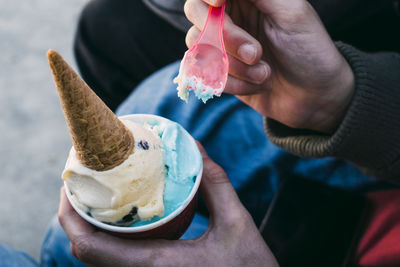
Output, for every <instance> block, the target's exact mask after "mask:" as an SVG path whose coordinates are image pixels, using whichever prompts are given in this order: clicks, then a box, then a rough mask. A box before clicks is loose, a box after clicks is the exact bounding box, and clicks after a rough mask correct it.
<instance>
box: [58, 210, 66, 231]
mask: <svg viewBox="0 0 400 267" xmlns="http://www.w3.org/2000/svg"><path fill="white" fill-rule="evenodd" d="M57 218H58V222H59V223H60V225H61V227H64V225H65V215H64V214H63V213H61V212H58V214H57Z"/></svg>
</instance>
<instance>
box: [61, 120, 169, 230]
mask: <svg viewBox="0 0 400 267" xmlns="http://www.w3.org/2000/svg"><path fill="white" fill-rule="evenodd" d="M123 123H124V124H125V126H126V127H127V128H128V129H129V130H130V131H131V132H132V134H133V136H134V139H135V146H134V150H133V153H132V154H131V155H130V156H129V157H128V159H126V160H125V161H124V162H123V163H122V164H121V165H119V166H116V167H114V168H113V169H111V170H107V171H95V170H91V169H89V168H87V167H85V166H83V165H82V164H81V163H80V162H79V160H78V159H77V157H76V153H75V149H74V148H73V147H72V149H71V151H70V154H69V157H68V160H67V163H66V166H65V169H64V172H63V174H62V178H63V179H64V180H65V182H66V183H67V185H68V188H69V189H70V191H71V193H72V194H73V201H74V202H75V204H76V205H77V206H78V207H79V208H80V209H81V210H83V211H85V212H86V213H88V214H89V215H91V216H92V217H94V218H95V219H97V220H99V221H102V222H105V223H110V224H115V225H129V224H132V223H133V222H134V221H136V220H142V221H145V220H149V219H151V218H152V217H154V216H159V217H161V216H163V214H164V203H163V193H164V185H165V174H166V172H165V165H164V152H163V145H162V141H161V139H160V137H159V136H158V135H157V129H155V128H154V127H151V126H149V125H147V126H142V125H139V124H137V123H134V122H131V121H123Z"/></svg>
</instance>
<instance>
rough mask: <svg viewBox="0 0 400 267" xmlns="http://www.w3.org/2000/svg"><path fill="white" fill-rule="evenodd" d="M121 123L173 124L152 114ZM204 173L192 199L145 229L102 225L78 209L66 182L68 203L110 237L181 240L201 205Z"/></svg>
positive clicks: (193, 188) (187, 199) (196, 184)
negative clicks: (197, 205)
mask: <svg viewBox="0 0 400 267" xmlns="http://www.w3.org/2000/svg"><path fill="white" fill-rule="evenodd" d="M120 118H121V119H127V120H132V121H134V122H137V121H138V120H141V121H143V120H145V121H146V120H153V121H154V120H156V121H159V122H164V123H172V122H171V121H170V120H168V119H166V118H163V117H160V116H156V115H150V114H131V115H126V116H122V117H120ZM181 133H182V134H183V138H185V139H187V140H186V141H188V142H190V143H192V144H193V145H194V146H193V147H194V148H195V150H194V151H193V154H194V155H195V153H199V154H198V155H200V152H199V150H198V148H197V146H196V144H195V140H194V139H193V137H192V136H191V135H190V134H189V133H188V132H187V131H186V130H185V129H184V128H183V127H181ZM202 173H203V166H202V165H201V168H200V171H199V173H198V174H197V176H196V179H195V183H194V185H193V187H192V190H191V191H190V193H189V195H188V196H187V198H186V199H185V201H184V202H183V203H182V205H181V206H179V207H178V208H177V209H176V210H175V211H173V212H172V213H170V214H169V215H167V216H166V217H163V218H160V220H157V221H155V222H152V223H149V224H146V225H141V226H128V227H122V226H114V225H109V224H106V223H102V222H100V221H98V220H96V219H94V218H93V217H91V216H89V215H88V214H86V213H85V212H84V211H82V210H81V209H79V208H78V207H77V205H76V204H75V203H74V201H73V200H72V194H71V192H70V190H69V189H68V186H67V184H66V183H65V182H64V186H65V192H66V194H67V197H68V200H69V202H70V203H71V205H72V207H73V208H74V209H75V211H76V212H77V213H78V214H79V215H80V216H81V217H82V218H83V219H84V220H86V221H87V222H89V223H90V224H92V225H94V226H95V227H97V228H98V229H101V230H103V231H106V232H108V233H110V234H113V235H116V236H119V237H124V238H130V239H171V240H172V239H179V238H180V237H181V236H182V235H183V233H184V232H185V231H186V230H187V228H188V227H189V225H190V223H191V222H192V220H193V217H194V212H195V208H196V201H197V191H198V189H199V185H200V182H201V177H202Z"/></svg>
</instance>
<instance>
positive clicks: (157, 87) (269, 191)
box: [0, 63, 380, 266]
mask: <svg viewBox="0 0 400 267" xmlns="http://www.w3.org/2000/svg"><path fill="white" fill-rule="evenodd" d="M178 68H179V63H173V64H171V65H169V66H167V67H165V68H163V69H161V70H160V71H158V72H156V73H154V74H153V75H151V76H150V77H149V78H148V79H146V80H145V81H143V82H142V83H141V84H140V85H139V86H138V87H137V88H136V89H135V90H134V91H133V93H132V94H131V95H130V96H129V97H128V98H127V99H126V100H125V102H124V103H122V105H120V107H119V108H118V110H117V114H118V115H125V114H131V113H150V114H156V115H160V116H163V117H166V118H169V119H171V120H173V121H176V122H178V123H180V124H181V125H182V126H183V127H184V128H185V129H186V130H187V131H188V132H189V133H190V134H191V135H192V136H193V137H194V138H195V139H197V140H198V141H200V142H201V143H202V144H203V146H204V147H205V148H206V150H207V152H208V154H209V156H210V157H211V158H212V159H213V160H214V161H215V162H217V163H218V164H220V165H221V166H222V167H223V169H224V170H225V171H226V172H227V174H228V177H229V178H230V181H231V182H232V185H233V186H234V187H235V189H236V191H237V193H238V195H239V197H240V199H241V201H242V203H243V204H244V206H245V207H246V208H247V209H248V211H249V212H250V213H251V214H252V216H253V218H254V221H255V223H256V224H257V225H259V224H260V223H261V220H262V218H263V217H264V215H265V213H266V211H267V209H268V205H269V203H270V201H271V199H272V197H273V196H274V194H275V192H276V191H277V189H278V186H279V183H280V181H281V180H282V179H284V178H288V177H289V178H290V177H294V176H303V177H308V178H311V179H317V180H320V181H323V182H325V183H327V184H330V185H336V186H341V187H344V188H349V189H353V190H359V189H360V188H365V187H366V186H368V187H370V188H376V187H377V186H379V184H380V182H378V181H376V180H375V179H373V178H370V177H367V176H365V175H364V174H363V173H361V172H360V171H359V170H358V169H357V168H356V167H354V166H353V165H351V164H349V163H347V162H344V161H341V160H338V159H334V158H324V159H304V158H299V157H296V156H294V155H291V154H289V153H287V152H285V151H283V150H282V149H281V148H279V147H277V146H275V145H274V144H272V143H271V142H269V140H268V139H267V137H266V136H265V133H264V129H263V121H262V116H261V115H260V114H258V113H257V112H256V111H254V110H253V109H251V108H250V107H248V106H247V105H245V104H243V103H242V102H240V101H239V100H238V99H237V98H236V97H234V96H231V95H225V94H223V95H222V96H221V97H219V98H216V99H211V100H209V101H208V102H207V104H206V105H204V104H203V103H202V102H201V101H199V100H197V99H195V98H194V97H193V95H191V97H190V98H189V103H188V104H186V103H185V102H183V101H181V100H180V99H178V97H177V93H176V85H174V84H173V83H172V79H173V78H174V77H176V76H177V72H178ZM206 217H207V210H206V208H205V205H204V204H202V202H200V204H199V207H198V213H197V214H196V216H195V219H194V221H193V223H192V225H191V226H190V228H189V229H188V231H187V232H186V233H185V235H184V236H183V238H194V237H197V236H199V235H201V234H202V233H203V232H204V231H205V229H206V227H207V224H208V221H207V219H206ZM41 260H42V264H43V266H55V264H56V263H61V262H62V263H63V265H69V266H80V264H81V263H79V262H78V261H77V260H76V259H75V258H73V257H72V255H71V253H70V250H69V241H68V239H67V238H66V236H65V234H64V232H63V231H62V229H61V228H60V226H59V225H58V223H56V222H55V223H54V224H53V225H52V227H51V228H50V230H49V232H48V234H47V237H46V240H45V242H44V245H43V250H42V258H41ZM0 262H1V261H0Z"/></svg>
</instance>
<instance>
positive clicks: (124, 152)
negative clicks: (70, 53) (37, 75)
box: [47, 50, 134, 171]
mask: <svg viewBox="0 0 400 267" xmlns="http://www.w3.org/2000/svg"><path fill="white" fill-rule="evenodd" d="M47 58H48V60H49V64H50V68H51V71H52V73H53V78H54V81H55V84H56V87H57V91H58V95H59V97H60V101H61V106H62V109H63V111H64V116H65V119H66V122H67V125H68V128H69V132H70V134H71V137H72V143H73V145H74V148H75V151H76V155H77V158H78V160H79V161H80V162H81V163H82V164H83V165H84V166H86V167H88V168H89V169H92V170H96V171H106V170H109V169H112V168H114V167H115V166H118V165H120V164H121V163H122V162H124V161H125V160H126V159H127V158H128V157H129V155H130V154H131V153H132V151H133V146H134V139H133V135H132V133H131V132H130V131H129V130H128V129H127V128H126V126H125V125H124V124H123V123H122V122H121V121H120V120H119V119H118V118H117V117H116V116H115V114H114V113H113V112H112V111H111V110H110V109H109V108H108V107H107V106H106V105H105V104H104V102H103V101H102V100H101V99H100V98H99V97H98V96H97V95H96V94H95V93H94V92H93V91H92V90H91V89H90V88H89V86H88V85H87V84H86V83H85V82H84V81H83V80H82V79H81V78H80V77H79V75H78V74H77V73H76V72H75V71H74V70H73V69H72V68H71V67H70V66H69V65H68V64H67V63H66V62H65V61H64V59H63V58H62V57H61V56H60V55H59V54H58V53H57V52H56V51H54V50H49V51H48V52H47Z"/></svg>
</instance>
